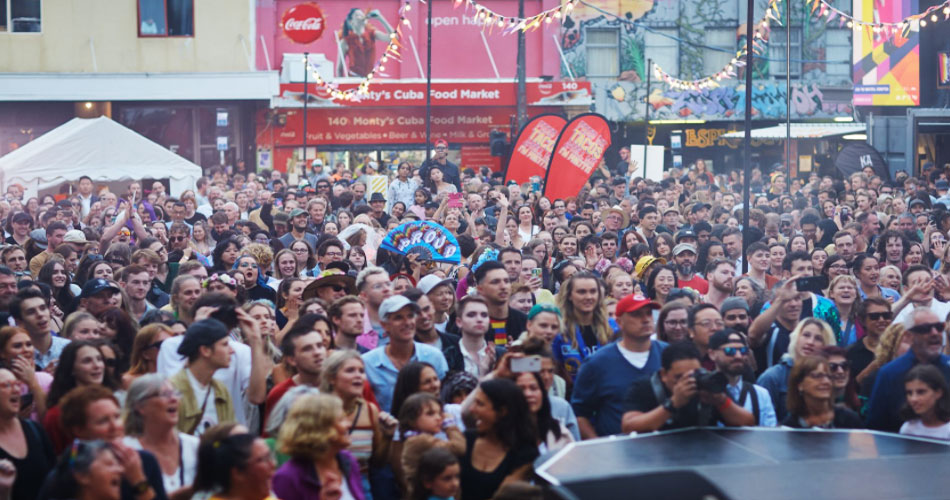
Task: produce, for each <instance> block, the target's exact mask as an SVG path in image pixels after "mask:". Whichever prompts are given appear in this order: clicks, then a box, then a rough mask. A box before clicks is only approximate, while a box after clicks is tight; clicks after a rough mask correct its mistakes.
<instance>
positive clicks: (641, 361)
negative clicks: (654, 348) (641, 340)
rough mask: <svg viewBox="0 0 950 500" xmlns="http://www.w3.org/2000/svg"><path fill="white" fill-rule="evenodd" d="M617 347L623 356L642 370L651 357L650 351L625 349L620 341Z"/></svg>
mask: <svg viewBox="0 0 950 500" xmlns="http://www.w3.org/2000/svg"><path fill="white" fill-rule="evenodd" d="M617 349H619V350H620V354H622V355H623V358H624V359H626V360H627V362H628V363H630V364H631V365H633V366H634V367H636V368H637V369H638V370H642V369H643V367H644V366H646V365H647V360H649V359H650V351H645V352H633V351H630V350H628V349H625V348H624V347H623V346H622V345H621V344H620V342H617Z"/></svg>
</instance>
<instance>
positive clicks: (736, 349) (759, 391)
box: [709, 299, 778, 427]
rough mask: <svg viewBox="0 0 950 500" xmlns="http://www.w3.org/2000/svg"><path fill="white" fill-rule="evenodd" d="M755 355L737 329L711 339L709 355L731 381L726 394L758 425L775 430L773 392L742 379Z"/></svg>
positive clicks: (717, 368)
mask: <svg viewBox="0 0 950 500" xmlns="http://www.w3.org/2000/svg"><path fill="white" fill-rule="evenodd" d="M740 300H741V299H740ZM751 355H752V351H750V350H749V344H748V343H746V339H745V337H744V336H743V335H742V334H740V333H739V332H737V331H736V330H733V329H731V328H728V327H727V328H725V329H723V330H719V331H718V332H716V333H714V334H713V335H712V336H711V337H710V338H709V356H710V357H712V360H713V361H714V362H715V363H716V371H719V372H721V373H723V374H724V375H725V376H726V379H728V380H729V383H728V384H727V385H726V395H727V396H729V398H730V399H732V401H733V402H734V403H736V404H737V405H739V406H740V407H742V408H745V410H746V411H748V412H750V413H752V416H754V417H755V425H758V426H762V427H775V426H777V425H778V421H777V419H776V417H775V407H774V406H772V397H771V396H770V395H769V391H767V390H766V389H765V388H764V387H761V386H759V385H756V384H753V383H751V382H746V381H745V380H743V379H742V376H743V375H744V374H745V373H746V372H747V371H749V368H748V366H749V365H748V362H747V361H748V358H749V356H751Z"/></svg>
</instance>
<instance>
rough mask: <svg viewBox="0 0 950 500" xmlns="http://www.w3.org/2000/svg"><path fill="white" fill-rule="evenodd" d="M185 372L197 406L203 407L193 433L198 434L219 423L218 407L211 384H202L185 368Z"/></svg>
mask: <svg viewBox="0 0 950 500" xmlns="http://www.w3.org/2000/svg"><path fill="white" fill-rule="evenodd" d="M185 374H186V375H188V383H189V384H191V392H192V393H193V394H194V395H195V401H197V403H198V408H201V407H204V412H203V413H202V414H201V420H199V421H198V427H196V428H195V435H196V436H200V435H202V434H203V433H204V431H205V429H210V428H211V427H214V426H216V425H218V423H219V422H218V408H217V407H216V406H215V404H214V388H213V387H211V384H208V385H203V384H202V383H201V382H200V381H198V379H196V378H195V376H194V375H192V373H191V370H188V369H186V370H185Z"/></svg>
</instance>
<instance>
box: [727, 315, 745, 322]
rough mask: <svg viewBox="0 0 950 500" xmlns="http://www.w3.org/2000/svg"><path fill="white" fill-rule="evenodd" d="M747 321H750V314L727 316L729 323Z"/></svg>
mask: <svg viewBox="0 0 950 500" xmlns="http://www.w3.org/2000/svg"><path fill="white" fill-rule="evenodd" d="M747 319H749V315H748V314H727V315H726V320H727V321H745V320H747Z"/></svg>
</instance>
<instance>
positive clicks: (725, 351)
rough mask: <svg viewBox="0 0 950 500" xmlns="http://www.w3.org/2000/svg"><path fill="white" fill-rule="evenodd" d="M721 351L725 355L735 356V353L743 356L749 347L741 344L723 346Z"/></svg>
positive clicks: (747, 352)
mask: <svg viewBox="0 0 950 500" xmlns="http://www.w3.org/2000/svg"><path fill="white" fill-rule="evenodd" d="M722 352H723V354H725V355H726V356H729V357H733V356H735V355H736V354H742V355H743V356H745V355H746V354H749V348H748V347H746V346H742V347H723V348H722Z"/></svg>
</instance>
